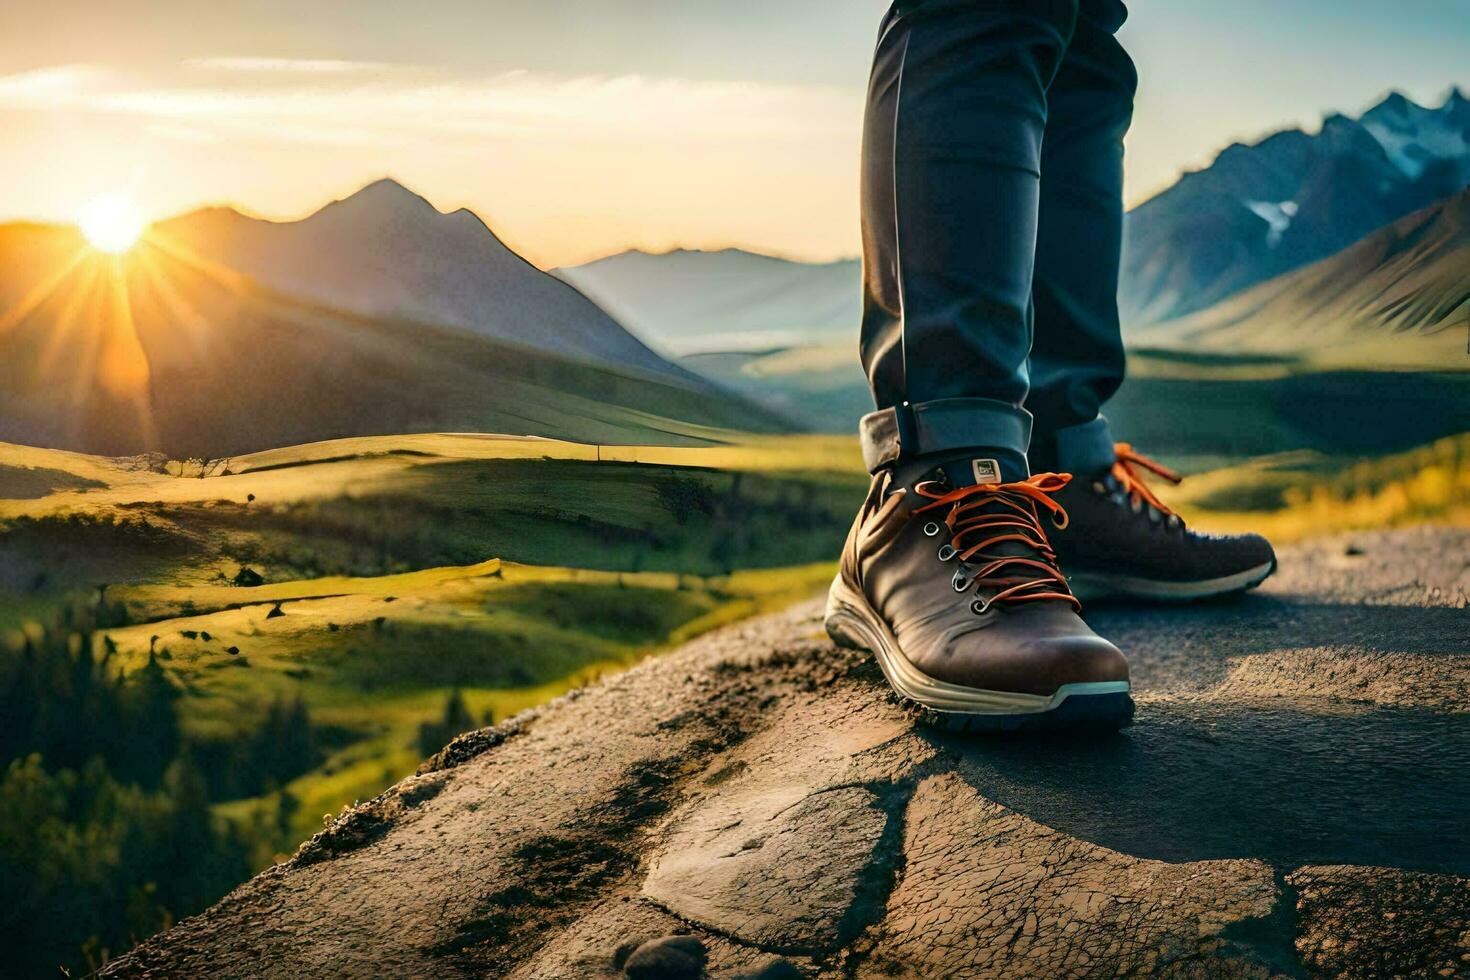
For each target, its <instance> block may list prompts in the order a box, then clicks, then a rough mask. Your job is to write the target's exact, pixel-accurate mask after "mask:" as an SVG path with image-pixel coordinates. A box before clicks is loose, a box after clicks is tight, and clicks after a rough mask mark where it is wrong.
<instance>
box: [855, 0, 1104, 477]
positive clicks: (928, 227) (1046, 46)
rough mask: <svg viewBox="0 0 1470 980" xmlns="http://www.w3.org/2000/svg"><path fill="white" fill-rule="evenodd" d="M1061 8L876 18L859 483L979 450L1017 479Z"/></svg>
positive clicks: (1063, 42)
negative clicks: (919, 462)
mask: <svg viewBox="0 0 1470 980" xmlns="http://www.w3.org/2000/svg"><path fill="white" fill-rule="evenodd" d="M1076 5H1077V4H1076V0H995V2H985V0H899V2H897V3H895V4H894V5H893V7H892V9H891V10H890V11H889V13H888V16H887V17H886V18H885V19H884V22H883V26H882V29H881V32H880V36H879V40H878V48H877V52H876V54H875V57H874V64H873V74H872V79H871V82H870V86H869V92H868V109H867V118H866V120H865V127H864V139H863V160H862V165H863V177H862V219H863V269H864V312H863V324H862V340H861V353H862V360H863V366H864V368H865V370H866V371H867V375H868V379H869V381H870V382H871V384H872V387H873V397H874V401H875V402H876V405H877V409H878V411H876V412H874V413H872V414H870V415H868V416H866V417H865V418H864V419H863V424H862V433H863V449H864V455H865V458H866V459H867V462H868V465H869V468H870V469H871V470H876V469H877V468H879V467H880V466H884V465H888V464H891V463H893V462H895V461H896V460H903V461H908V460H913V459H915V458H920V457H922V458H923V459H925V460H926V461H927V460H936V459H945V458H949V459H953V458H960V457H965V458H968V454H969V453H970V451H971V450H980V449H983V450H985V453H984V455H985V456H986V457H987V458H993V459H998V460H999V461H1000V463H1001V469H1002V470H1003V473H1004V476H1005V477H1006V478H1007V479H1016V478H1024V477H1025V476H1026V473H1027V471H1026V469H1025V465H1026V464H1025V453H1026V449H1027V443H1028V441H1029V433H1030V424H1031V420H1030V417H1029V415H1028V414H1027V413H1026V411H1025V410H1024V409H1022V407H1021V405H1022V403H1023V401H1024V400H1025V398H1026V393H1027V387H1028V380H1027V355H1028V353H1029V351H1030V349H1031V314H1030V304H1031V293H1032V264H1033V258H1034V255H1035V248H1036V228H1037V207H1038V202H1039V200H1040V175H1041V167H1042V153H1043V151H1042V134H1043V131H1044V129H1045V126H1046V117H1047V94H1046V93H1047V87H1048V86H1049V85H1050V84H1051V82H1052V77H1053V75H1054V73H1055V72H1056V70H1057V67H1058V65H1059V64H1061V62H1062V58H1063V55H1064V52H1065V50H1066V46H1067V40H1068V37H1069V36H1070V35H1071V32H1072V28H1073V23H1074V21H1075V17H1076ZM961 470H963V467H957V468H955V472H954V473H953V474H952V475H953V476H955V477H960V476H961V475H962V473H961Z"/></svg>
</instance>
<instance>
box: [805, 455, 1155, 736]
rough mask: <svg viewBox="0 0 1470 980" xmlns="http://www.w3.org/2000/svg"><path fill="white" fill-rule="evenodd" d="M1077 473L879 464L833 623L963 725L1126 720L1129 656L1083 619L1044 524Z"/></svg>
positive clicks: (925, 704) (897, 682)
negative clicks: (910, 480) (953, 482)
mask: <svg viewBox="0 0 1470 980" xmlns="http://www.w3.org/2000/svg"><path fill="white" fill-rule="evenodd" d="M1068 479H1069V478H1068V477H1065V476H1059V475H1057V474H1055V473H1046V474H1041V475H1038V476H1033V477H1031V478H1030V479H1029V480H1026V481H1023V482H1016V483H981V484H977V485H974V486H966V487H960V488H958V489H951V488H950V487H949V486H948V485H947V484H945V483H943V482H941V481H938V480H930V481H925V482H920V483H918V484H916V485H914V486H913V487H911V488H907V489H906V488H904V487H901V486H895V485H893V480H892V477H891V475H890V474H888V473H887V472H880V473H879V474H878V475H877V476H875V477H874V478H873V484H872V487H871V489H870V490H869V492H868V499H867V501H866V502H865V503H864V504H863V507H862V510H860V511H859V512H858V516H857V520H856V521H855V522H854V523H853V526H852V531H851V532H850V533H849V534H848V537H847V544H846V546H845V547H844V549H843V553H842V563H841V566H840V569H839V571H838V574H837V578H836V579H835V580H834V581H833V583H832V589H831V592H830V594H829V596H828V600H827V632H828V634H830V635H831V637H832V639H833V640H835V641H836V642H837V643H838V644H839V645H841V646H846V647H857V648H861V649H866V650H870V651H872V652H873V653H874V654H875V655H876V656H877V658H878V663H879V665H880V666H881V667H882V669H883V674H884V676H885V677H887V679H888V683H889V684H890V685H892V687H893V689H894V690H895V691H897V692H898V694H899V695H900V697H902V698H904V699H905V700H906V701H908V702H910V703H912V704H913V705H916V706H918V707H919V708H920V709H922V711H923V713H924V715H925V717H926V718H927V719H928V720H930V721H931V722H934V723H937V724H939V725H942V726H943V727H946V728H951V729H955V730H961V731H1009V730H1016V729H1048V728H1102V729H1108V730H1112V729H1117V728H1121V727H1123V726H1124V725H1126V724H1128V722H1129V721H1130V720H1131V719H1132V717H1133V701H1132V698H1131V697H1130V696H1129V686H1128V661H1127V660H1125V659H1124V657H1123V654H1121V653H1120V652H1118V649H1117V648H1116V647H1114V646H1113V645H1112V644H1111V643H1109V642H1108V641H1107V640H1104V639H1103V638H1102V637H1100V636H1098V635H1097V634H1096V633H1094V632H1092V630H1090V629H1088V627H1087V624H1086V623H1084V622H1082V619H1081V617H1080V616H1079V615H1078V611H1079V610H1080V609H1081V603H1080V602H1078V600H1077V598H1076V597H1075V596H1074V595H1073V594H1072V592H1071V590H1070V589H1069V588H1068V586H1067V581H1066V579H1065V577H1063V575H1062V573H1061V571H1060V569H1058V567H1057V563H1056V555H1055V553H1054V552H1053V551H1052V548H1051V545H1050V544H1049V543H1048V540H1047V529H1046V527H1045V526H1043V518H1042V516H1041V515H1042V514H1043V513H1045V515H1046V517H1045V524H1046V525H1049V526H1064V525H1065V524H1066V521H1067V515H1066V511H1065V510H1064V509H1063V507H1062V506H1061V505H1060V504H1059V503H1058V502H1057V501H1056V500H1055V499H1053V497H1052V494H1053V493H1055V492H1057V491H1058V490H1060V489H1061V488H1062V487H1064V486H1065V485H1066V483H1067V480H1068Z"/></svg>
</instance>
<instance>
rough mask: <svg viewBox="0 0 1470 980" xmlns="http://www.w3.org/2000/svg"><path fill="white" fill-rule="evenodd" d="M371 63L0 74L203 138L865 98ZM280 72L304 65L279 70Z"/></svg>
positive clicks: (404, 130)
mask: <svg viewBox="0 0 1470 980" xmlns="http://www.w3.org/2000/svg"><path fill="white" fill-rule="evenodd" d="M372 64H373V63H369V62H331V61H297V60H289V59H272V58H244V59H242V58H227V59H220V58H206V59H195V60H193V61H190V62H186V65H188V66H191V67H200V66H209V67H215V68H223V69H225V70H227V71H230V72H231V74H230V80H229V82H228V83H221V82H212V83H208V84H168V85H161V86H160V85H151V84H143V83H140V82H139V81H138V80H137V79H134V78H130V77H126V76H120V75H117V74H115V73H109V72H106V71H103V70H101V69H98V68H94V67H89V66H78V65H72V66H58V67H55V68H48V69H40V70H38V71H33V72H28V73H24V74H22V75H11V76H0V108H6V107H10V108H15V107H22V108H31V109H35V108H46V109H54V110H78V111H85V112H100V113H111V114H123V115H131V116H136V117H139V118H140V119H141V120H143V121H144V122H146V123H150V124H153V125H155V126H158V125H162V126H164V127H166V128H165V130H164V131H168V129H167V127H177V129H176V130H174V131H176V132H183V131H185V130H187V131H189V132H190V133H191V134H192V136H193V138H195V139H201V138H207V137H208V136H209V135H210V134H214V135H216V136H219V137H228V136H239V135H241V134H249V135H252V136H257V137H260V138H265V139H270V140H277V141H288V142H298V141H299V142H311V143H322V142H327V143H330V142H341V143H343V144H344V145H361V144H362V143H364V142H386V141H391V140H394V139H400V138H402V137H403V136H404V135H405V134H408V135H415V136H418V135H423V136H438V137H442V138H446V139H455V138H465V137H477V136H484V135H504V136H509V135H530V134H535V135H536V136H537V137H538V138H543V139H551V140H558V139H559V140H569V141H574V140H578V139H583V138H588V137H594V138H617V139H632V140H659V139H666V138H669V137H677V138H680V139H689V138H697V139H706V140H711V141H713V140H750V139H773V140H791V139H796V140H804V139H820V138H822V137H823V135H833V136H837V135H843V134H847V133H849V132H850V131H851V130H852V129H853V128H854V127H855V126H856V125H857V121H858V118H859V117H858V113H859V112H860V107H861V93H859V92H852V91H848V90H845V89H840V88H835V87H830V86H806V85H778V84H768V83H755V82H704V81H693V80H689V79H683V78H653V77H646V76H642V75H618V76H560V75H551V74H546V73H539V72H529V71H514V72H507V73H503V74H498V75H493V76H486V77H461V76H450V75H446V74H444V73H442V72H436V71H433V70H430V69H425V68H420V67H416V66H408V65H386V64H383V65H377V66H376V69H377V70H376V72H375V73H372V74H371V77H363V76H364V75H368V74H369V71H368V69H369V67H370V66H372ZM276 66H279V67H276ZM300 66H314V67H311V68H303V67H300ZM326 66H333V67H326ZM283 73H284V74H285V75H287V76H290V75H296V76H298V77H297V79H296V80H295V81H289V82H283V80H282V78H281V77H279V76H280V75H281V74H283Z"/></svg>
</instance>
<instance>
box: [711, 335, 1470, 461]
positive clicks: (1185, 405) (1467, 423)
mask: <svg viewBox="0 0 1470 980" xmlns="http://www.w3.org/2000/svg"><path fill="white" fill-rule="evenodd" d="M1436 350H1437V349H1436ZM1440 353H1441V354H1442V353H1443V352H1440ZM685 363H686V364H687V365H689V366H690V367H692V368H694V369H696V370H699V371H703V372H705V373H707V374H710V375H711V376H712V377H716V378H718V379H719V380H721V381H723V382H724V383H725V384H727V385H730V386H732V387H735V388H737V389H739V390H741V391H744V392H746V393H747V394H749V395H750V396H751V397H753V398H756V399H758V400H761V401H763V402H764V403H766V404H769V405H771V406H772V407H773V408H776V409H777V410H779V411H782V412H784V413H786V414H788V415H790V416H791V417H792V418H796V419H799V420H800V421H801V422H803V423H804V424H805V425H807V426H809V427H810V428H812V429H814V430H816V431H819V432H832V433H855V432H856V431H857V420H858V418H859V417H860V416H861V415H862V414H863V413H864V412H867V411H870V410H871V408H872V399H871V396H870V395H869V394H868V389H867V384H866V382H865V380H864V379H863V376H862V371H861V369H860V368H859V366H858V363H857V351H856V349H855V347H852V346H849V345H842V346H840V347H833V348H808V349H795V350H782V351H769V352H765V353H759V354H753V353H740V354H734V353H732V354H706V355H701V356H699V357H691V358H686V359H685ZM1392 363H1394V362H1393V361H1391V360H1389V359H1384V360H1382V361H1373V360H1365V361H1361V362H1358V363H1356V364H1355V365H1341V364H1339V365H1335V366H1333V367H1331V368H1330V369H1325V368H1323V367H1322V366H1321V365H1319V364H1317V363H1314V362H1307V361H1304V360H1302V359H1300V358H1297V357H1293V356H1289V355H1277V354H1270V353H1261V354H1243V355H1242V354H1229V353H1220V352H1209V351H1171V350H1160V349H1153V350H1149V349H1140V350H1134V351H1131V352H1130V354H1129V360H1128V377H1127V380H1126V381H1125V383H1124V384H1123V387H1122V388H1121V389H1120V390H1119V392H1118V394H1117V395H1116V396H1115V397H1114V398H1113V399H1112V401H1110V402H1109V403H1108V405H1107V415H1108V418H1109V419H1111V420H1112V422H1113V430H1114V432H1115V433H1116V434H1117V436H1118V438H1120V439H1126V440H1128V441H1130V442H1132V443H1134V444H1135V445H1137V446H1138V447H1139V448H1141V449H1142V450H1143V451H1145V452H1148V453H1150V454H1153V455H1155V456H1159V457H1162V458H1165V459H1168V460H1169V461H1170V462H1171V463H1172V464H1174V465H1176V466H1182V467H1183V468H1185V469H1186V470H1188V471H1192V472H1197V471H1201V470H1206V469H1216V468H1218V467H1221V466H1227V465H1233V464H1235V463H1240V462H1244V461H1245V460H1247V459H1251V458H1254V457H1257V456H1265V455H1272V454H1275V453H1282V452H1289V451H1292V450H1312V451H1314V452H1319V453H1326V454H1333V455H1336V454H1347V455H1358V456H1377V455H1382V454H1384V453H1393V452H1400V451H1403V450H1407V449H1411V448H1413V447H1414V446H1418V445H1423V444H1424V443H1427V442H1432V441H1434V440H1435V439H1439V438H1443V437H1444V436H1451V435H1456V434H1458V433H1461V432H1466V431H1470V357H1466V356H1465V354H1464V352H1463V350H1459V351H1456V352H1451V353H1450V354H1449V355H1448V356H1441V357H1439V358H1437V360H1436V361H1435V363H1437V364H1439V365H1440V367H1441V369H1439V370H1424V369H1423V368H1422V366H1421V368H1420V369H1418V370H1407V369H1404V370H1398V369H1383V368H1384V366H1385V365H1388V364H1392Z"/></svg>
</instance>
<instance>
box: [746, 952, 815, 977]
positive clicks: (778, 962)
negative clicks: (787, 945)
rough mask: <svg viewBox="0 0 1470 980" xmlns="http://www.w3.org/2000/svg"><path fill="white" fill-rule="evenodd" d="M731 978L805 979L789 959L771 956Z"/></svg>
mask: <svg viewBox="0 0 1470 980" xmlns="http://www.w3.org/2000/svg"><path fill="white" fill-rule="evenodd" d="M731 980H806V975H805V974H803V973H802V972H801V971H800V970H798V969H797V968H796V967H795V966H794V965H793V964H792V962H791V961H790V960H788V959H785V958H784V957H780V956H772V957H770V958H768V959H764V960H761V961H760V962H758V963H756V964H755V965H754V966H750V967H747V968H746V969H744V970H742V971H741V972H739V973H737V974H735V976H734V977H732V978H731Z"/></svg>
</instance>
